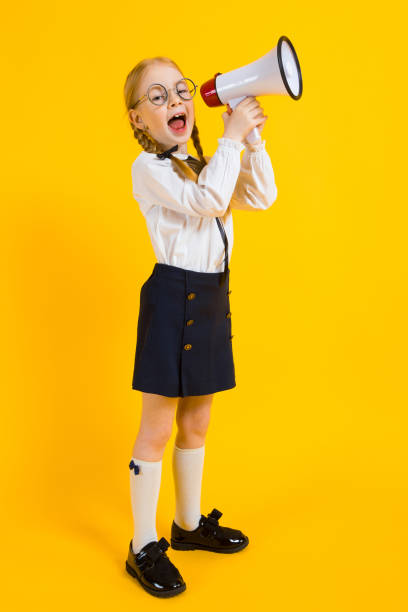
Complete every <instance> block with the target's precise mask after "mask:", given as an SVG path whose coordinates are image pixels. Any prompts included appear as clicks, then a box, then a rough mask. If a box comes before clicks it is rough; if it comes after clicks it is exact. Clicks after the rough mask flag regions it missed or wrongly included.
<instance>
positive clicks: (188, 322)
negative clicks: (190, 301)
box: [186, 319, 194, 325]
mask: <svg viewBox="0 0 408 612" xmlns="http://www.w3.org/2000/svg"><path fill="white" fill-rule="evenodd" d="M193 323H194V319H189V320H188V321H187V323H186V325H192V324H193Z"/></svg>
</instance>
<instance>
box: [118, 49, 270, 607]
mask: <svg viewBox="0 0 408 612" xmlns="http://www.w3.org/2000/svg"><path fill="white" fill-rule="evenodd" d="M196 88H197V85H196V84H195V83H194V82H193V81H192V80H191V79H189V78H187V77H184V76H183V73H182V72H181V70H180V69H179V68H178V66H177V65H176V63H175V62H173V61H172V60H170V59H169V58H166V57H161V56H160V57H154V58H148V59H145V60H143V61H141V62H139V64H137V65H136V66H135V67H134V68H133V70H132V71H131V72H130V73H129V75H128V76H127V79H126V83H125V88H124V94H125V103H126V109H127V113H128V117H129V121H130V124H131V127H132V129H133V131H134V136H135V138H136V139H137V140H138V142H139V144H140V145H141V146H142V148H143V151H142V152H141V153H140V154H139V156H138V157H137V158H136V160H135V161H134V163H133V165H132V182H133V195H134V197H135V199H136V200H137V202H138V204H139V206H140V209H141V212H142V214H143V216H144V217H145V220H146V224H147V229H148V232H149V235H150V238H151V241H152V245H153V249H154V252H155V255H156V257H157V260H158V261H157V263H155V265H154V268H153V272H152V274H151V275H150V276H149V278H148V279H147V280H146V282H145V283H144V284H143V286H142V287H141V291H140V310H139V319H138V327H137V343H136V355H135V363H134V371H133V382H132V388H133V389H137V390H139V391H142V415H141V423H140V429H139V432H138V435H137V438H136V442H135V444H134V447H133V453H132V459H131V461H130V464H129V468H130V491H131V504H132V512H133V518H134V535H133V538H132V540H131V541H130V544H129V552H128V558H127V561H126V570H127V571H128V572H129V574H131V575H132V576H133V577H134V578H136V579H137V580H138V581H139V582H140V584H141V585H142V587H143V588H144V589H145V590H146V591H147V592H148V593H151V594H152V595H155V596H158V597H170V596H173V595H176V594H178V593H181V592H182V591H184V590H185V589H186V584H185V582H184V580H183V578H182V576H181V574H180V572H179V571H178V569H177V568H176V567H175V566H174V565H173V563H171V561H170V559H169V558H168V556H167V553H166V550H167V548H168V547H169V545H170V544H169V542H168V541H167V540H166V539H165V538H164V537H162V538H160V540H158V536H157V532H156V509H157V501H158V496H159V489H160V480H161V469H162V456H163V452H164V449H165V446H166V443H167V441H168V439H169V437H170V436H171V432H172V425H173V419H174V415H175V413H176V423H177V436H176V440H175V446H174V449H173V455H172V467H173V475H174V483H175V494H176V508H175V515H174V520H173V523H172V525H171V546H172V548H175V549H178V550H193V549H201V550H208V551H213V552H221V553H234V552H237V551H239V550H242V549H243V548H245V546H247V544H248V541H249V540H248V537H247V536H246V535H244V534H243V533H242V531H240V530H238V529H231V528H229V527H223V526H221V525H220V524H219V522H218V519H219V518H220V517H221V515H222V512H220V511H219V510H217V509H216V508H214V509H213V510H212V512H210V513H209V514H207V516H205V515H203V514H201V508H200V498H201V482H202V473H203V463H204V445H205V436H206V432H207V429H208V424H209V418H210V408H211V402H212V399H213V394H214V393H216V392H217V391H223V390H226V389H231V388H233V387H235V385H236V382H235V370H234V360H233V353H232V338H233V336H232V334H231V311H230V302H229V299H230V298H229V295H230V293H231V291H230V290H229V272H230V271H229V267H228V260H229V258H230V257H231V249H232V245H233V225H232V209H233V208H238V209H241V210H266V209H267V208H269V207H270V206H271V205H272V203H273V202H274V201H275V200H276V197H277V189H276V185H275V180H274V173H273V169H272V164H271V161H270V158H269V155H268V153H267V152H266V150H265V141H261V140H259V141H258V142H256V143H255V144H252V145H249V144H247V143H246V142H245V144H243V142H244V141H245V138H246V136H247V135H248V134H249V132H251V130H252V129H253V128H254V127H257V128H258V130H259V131H260V132H261V130H262V128H263V126H264V124H265V121H266V119H267V117H266V116H265V115H263V109H262V108H261V107H260V105H259V103H258V101H257V100H256V99H255V98H254V97H248V98H245V99H244V100H243V101H242V102H241V103H240V104H239V105H238V106H237V107H236V108H235V110H234V111H231V109H230V108H229V109H228V112H224V113H223V115H222V118H223V121H224V133H223V136H222V137H221V138H218V148H217V150H216V151H215V153H214V155H213V156H212V157H211V158H209V157H204V155H203V150H202V147H201V144H200V138H199V135H198V128H197V125H196V123H195V113H194V103H193V97H194V94H195V93H196ZM190 138H192V140H193V144H194V147H195V149H196V151H197V155H198V158H196V157H192V156H190V155H189V154H188V153H187V143H188V140H189V139H190ZM243 149H245V152H244V155H243V159H242V164H241V159H240V153H241V151H242V150H243Z"/></svg>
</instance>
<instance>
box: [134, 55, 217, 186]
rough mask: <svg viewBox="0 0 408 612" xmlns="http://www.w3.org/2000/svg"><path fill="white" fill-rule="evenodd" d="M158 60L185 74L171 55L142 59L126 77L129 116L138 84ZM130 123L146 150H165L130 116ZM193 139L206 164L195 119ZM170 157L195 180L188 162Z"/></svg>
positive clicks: (135, 98)
mask: <svg viewBox="0 0 408 612" xmlns="http://www.w3.org/2000/svg"><path fill="white" fill-rule="evenodd" d="M156 62H161V63H163V64H167V65H168V66H173V67H174V68H176V70H178V71H179V72H180V73H181V74H183V72H182V71H181V70H180V68H179V67H178V66H177V64H176V62H174V61H173V60H172V59H170V58H169V57H164V56H161V55H160V56H156V57H148V58H146V59H143V60H141V61H140V62H139V63H138V64H136V66H135V67H134V68H132V70H131V71H130V72H129V74H128V75H127V77H126V82H125V87H124V97H125V105H126V113H127V114H128V117H129V111H130V110H131V109H132V108H133V106H134V105H135V104H136V102H137V99H138V86H139V83H140V80H141V78H142V76H143V74H144V72H145V71H146V69H147V68H148V67H149V66H150V65H151V64H154V63H156ZM129 123H130V127H131V128H132V130H133V135H134V137H135V138H136V140H137V141H138V142H139V144H140V145H141V147H142V149H143V150H144V151H146V152H147V153H163V152H164V149H163V147H162V146H161V145H160V144H159V143H158V142H157V141H156V140H154V138H152V137H151V136H150V135H149V134H148V133H147V132H146V131H145V130H140V129H139V128H137V127H136V126H135V125H134V124H133V123H132V121H131V120H130V117H129ZM191 139H192V141H193V144H194V147H195V149H196V151H197V154H198V157H199V158H200V160H201V161H202V162H203V164H205V165H206V164H207V160H208V159H209V158H208V157H204V154H203V148H202V146H201V143H200V137H199V135H198V127H197V124H196V122H195V121H194V126H193V130H192V132H191ZM170 159H171V160H172V161H173V162H175V163H176V166H178V168H179V169H180V170H182V172H183V173H184V174H187V175H188V176H189V178H192V179H193V180H195V177H196V175H195V173H194V172H193V171H191V172H189V170H190V168H189V166H188V165H187V164H185V163H184V162H183V161H182V160H180V159H178V158H177V157H173V156H171V157H170Z"/></svg>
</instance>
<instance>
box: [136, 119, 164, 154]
mask: <svg viewBox="0 0 408 612" xmlns="http://www.w3.org/2000/svg"><path fill="white" fill-rule="evenodd" d="M131 126H132V128H133V136H134V137H135V138H136V140H137V141H138V142H139V144H140V146H141V147H142V149H143V150H144V151H146V152H147V153H162V152H163V151H162V149H161V148H160V147H159V146H158V145H157V142H156V141H155V140H153V139H152V138H151V137H150V136H149V135H148V134H147V132H144V131H143V130H139V129H138V128H137V127H135V126H134V125H133V123H131Z"/></svg>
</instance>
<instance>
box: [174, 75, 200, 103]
mask: <svg viewBox="0 0 408 612" xmlns="http://www.w3.org/2000/svg"><path fill="white" fill-rule="evenodd" d="M177 92H178V95H179V96H180V98H183V100H191V98H192V97H193V96H194V94H195V92H196V86H195V84H194V83H193V81H192V80H191V79H182V80H181V81H179V82H178V83H177Z"/></svg>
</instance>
